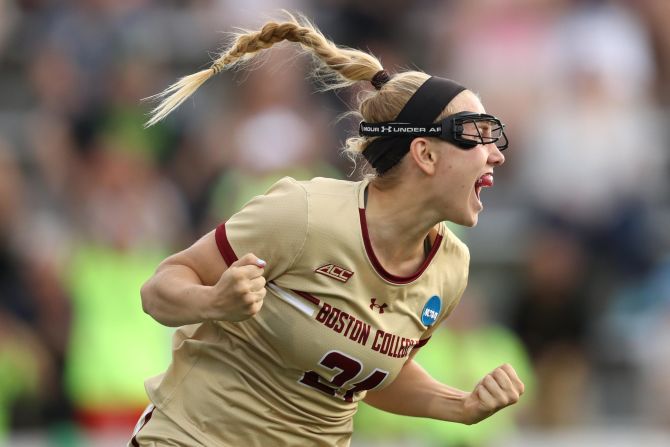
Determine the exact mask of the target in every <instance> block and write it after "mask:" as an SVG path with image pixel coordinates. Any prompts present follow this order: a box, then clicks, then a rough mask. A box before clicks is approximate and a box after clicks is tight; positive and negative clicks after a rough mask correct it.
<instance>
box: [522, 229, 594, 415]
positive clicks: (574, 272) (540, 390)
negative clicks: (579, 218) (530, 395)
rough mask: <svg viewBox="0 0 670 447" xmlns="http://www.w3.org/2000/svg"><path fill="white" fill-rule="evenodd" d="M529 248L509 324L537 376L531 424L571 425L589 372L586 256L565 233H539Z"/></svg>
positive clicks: (581, 407)
mask: <svg viewBox="0 0 670 447" xmlns="http://www.w3.org/2000/svg"><path fill="white" fill-rule="evenodd" d="M529 250H530V251H529V253H528V254H527V258H526V264H527V265H526V266H525V268H524V269H523V271H524V272H525V276H524V277H523V278H522V280H523V282H522V289H521V291H520V293H519V296H518V298H517V301H516V306H515V308H514V310H513V311H512V316H511V323H512V327H513V328H514V330H515V331H516V333H517V334H518V335H519V336H520V337H521V340H523V342H524V345H525V346H526V347H527V348H528V350H529V353H530V355H531V358H532V361H533V365H534V367H535V369H536V372H537V396H536V405H535V407H534V408H533V411H532V416H531V420H532V422H533V423H535V424H538V425H543V426H560V425H568V424H575V423H578V422H580V421H583V419H584V413H585V407H584V401H585V397H586V395H587V385H588V379H589V372H590V365H589V362H588V358H587V352H586V347H585V338H586V325H587V322H588V320H589V314H588V312H589V308H588V305H587V303H586V297H587V291H586V289H585V288H584V285H585V280H586V278H587V275H588V272H587V270H586V269H585V267H586V259H585V253H584V251H583V249H582V247H581V246H580V245H579V243H578V241H576V240H575V239H573V238H571V237H570V236H569V235H567V234H565V233H563V232H559V231H549V230H545V231H543V232H538V233H537V234H536V235H535V236H534V237H533V239H532V240H531V242H530V244H529Z"/></svg>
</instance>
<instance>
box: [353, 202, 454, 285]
mask: <svg viewBox="0 0 670 447" xmlns="http://www.w3.org/2000/svg"><path fill="white" fill-rule="evenodd" d="M358 215H359V216H360V221H361V231H362V233H363V244H364V245H365V251H366V252H367V254H368V258H370V262H372V266H373V267H374V268H375V270H376V271H377V273H378V274H379V275H380V276H381V277H382V278H384V279H385V280H387V281H388V282H391V283H394V284H408V283H410V282H412V281H414V280H415V279H417V278H418V277H419V276H421V274H422V273H423V272H424V270H426V268H428V265H429V264H430V261H432V260H433V257H434V256H435V254H436V253H437V250H438V248H440V244H441V242H442V235H441V234H439V233H438V235H437V237H436V238H435V241H434V242H433V246H432V247H431V249H430V253H428V256H427V257H426V259H425V260H424V261H423V264H421V266H420V267H419V269H418V270H417V271H416V272H415V273H414V274H413V275H411V276H396V275H394V274H392V273H389V272H387V271H386V269H385V268H384V267H383V266H382V264H381V263H380V262H379V260H378V259H377V256H375V252H374V251H373V250H372V243H371V242H370V234H369V233H368V222H367V220H366V218H365V208H359V209H358Z"/></svg>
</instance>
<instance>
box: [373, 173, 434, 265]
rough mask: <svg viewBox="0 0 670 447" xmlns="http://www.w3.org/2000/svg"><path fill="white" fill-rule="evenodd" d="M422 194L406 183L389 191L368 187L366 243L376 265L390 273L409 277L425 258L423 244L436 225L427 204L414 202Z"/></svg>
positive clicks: (423, 195)
mask: <svg viewBox="0 0 670 447" xmlns="http://www.w3.org/2000/svg"><path fill="white" fill-rule="evenodd" d="M425 195H426V194H425V193H419V191H418V190H417V188H412V187H411V186H408V185H407V183H405V185H404V186H403V187H394V188H389V189H380V188H378V187H377V186H375V185H374V183H371V184H370V185H368V201H367V205H366V208H365V217H366V220H367V224H368V233H369V235H370V242H371V243H372V248H373V250H374V252H375V255H376V256H377V258H378V260H379V262H381V264H382V265H383V266H384V268H385V269H386V270H387V271H389V272H390V273H393V274H396V275H399V276H407V275H411V274H413V273H414V272H415V271H416V270H417V269H418V268H419V266H420V265H421V264H422V263H423V261H424V259H425V254H424V241H425V239H426V237H427V236H429V234H430V232H431V230H432V229H433V228H434V226H435V224H436V223H438V222H439V219H437V217H436V216H433V215H432V214H431V211H430V209H431V207H430V205H429V204H428V203H424V202H423V201H421V200H420V199H419V200H417V198H421V197H425ZM432 239H434V237H432V238H431V240H432Z"/></svg>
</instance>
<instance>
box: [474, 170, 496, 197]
mask: <svg viewBox="0 0 670 447" xmlns="http://www.w3.org/2000/svg"><path fill="white" fill-rule="evenodd" d="M491 186H493V174H490V173H486V174H484V175H482V176H481V177H479V178H478V179H477V181H476V182H475V194H476V195H477V200H480V198H479V195H480V194H481V192H482V188H489V187H491ZM480 201H481V200H480Z"/></svg>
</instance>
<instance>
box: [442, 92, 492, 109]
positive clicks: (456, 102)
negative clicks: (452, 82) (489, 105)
mask: <svg viewBox="0 0 670 447" xmlns="http://www.w3.org/2000/svg"><path fill="white" fill-rule="evenodd" d="M449 108H450V109H452V108H453V109H454V113H459V112H475V113H486V110H485V109H484V106H483V105H482V102H481V101H480V99H479V98H478V97H477V95H475V94H474V93H472V92H471V91H470V90H463V91H462V92H461V93H459V94H458V95H457V96H456V97H455V98H454V99H453V100H452V101H451V104H450V107H449Z"/></svg>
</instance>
